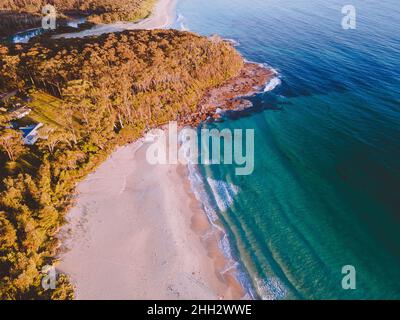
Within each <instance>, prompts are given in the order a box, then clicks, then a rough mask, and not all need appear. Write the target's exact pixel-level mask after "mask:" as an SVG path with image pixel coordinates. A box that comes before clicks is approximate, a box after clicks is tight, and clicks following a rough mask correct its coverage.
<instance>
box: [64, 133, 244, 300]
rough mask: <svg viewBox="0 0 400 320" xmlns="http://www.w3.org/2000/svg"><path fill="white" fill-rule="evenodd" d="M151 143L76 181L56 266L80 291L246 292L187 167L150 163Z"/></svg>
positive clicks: (119, 294)
mask: <svg viewBox="0 0 400 320" xmlns="http://www.w3.org/2000/svg"><path fill="white" fill-rule="evenodd" d="M148 146H149V144H148V143H146V142H143V141H139V142H136V143H134V144H130V145H128V146H126V147H122V148H119V149H118V150H117V151H116V152H115V153H113V154H112V156H111V157H110V158H109V159H108V160H107V161H106V162H104V163H103V164H102V165H101V166H100V167H99V168H98V170H96V172H94V173H93V174H91V175H90V176H88V177H87V178H86V179H85V180H84V181H83V182H82V183H80V184H79V185H78V188H77V190H78V196H77V202H76V205H75V207H74V208H73V209H72V210H71V211H70V213H69V214H68V216H67V218H68V220H69V223H68V224H67V225H66V226H65V227H64V228H63V230H62V231H61V233H60V238H61V240H62V243H63V247H64V248H63V250H62V251H64V253H62V254H61V256H60V258H61V260H60V264H59V265H58V267H57V268H58V269H59V270H60V271H61V272H63V273H66V274H68V275H69V276H70V279H71V281H72V283H73V284H74V286H75V295H76V299H212V300H215V299H239V298H241V297H243V296H244V292H243V289H242V288H241V286H240V285H239V283H238V282H237V281H236V280H235V278H234V277H233V276H232V275H231V274H229V273H223V272H222V271H223V270H224V269H226V267H227V265H228V263H229V262H228V261H227V260H226V258H225V257H224V255H223V253H222V251H221V250H220V248H219V244H218V243H219V237H220V235H218V233H216V232H210V231H211V230H212V229H211V225H210V223H209V221H208V219H207V216H206V214H205V213H204V211H203V210H202V208H201V205H200V203H199V202H198V201H197V200H196V198H195V197H194V194H193V193H192V191H191V189H190V183H189V181H188V178H187V169H186V167H185V166H182V165H150V164H149V163H148V162H147V160H146V150H147V148H148ZM214 231H215V230H214Z"/></svg>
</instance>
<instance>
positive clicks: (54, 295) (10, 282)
mask: <svg viewBox="0 0 400 320" xmlns="http://www.w3.org/2000/svg"><path fill="white" fill-rule="evenodd" d="M63 2H64V3H73V2H74V1H68V0H66V1H63ZM88 2H90V1H88ZM91 2H93V1H91ZM95 2H101V1H95ZM103 2H104V3H109V2H111V1H103ZM139 2H140V1H139ZM9 3H19V4H24V3H25V4H27V3H36V1H9ZM243 64H244V62H243V59H242V57H241V56H240V55H239V54H238V53H237V52H236V50H235V49H233V48H232V47H231V45H229V44H227V43H225V42H224V41H216V40H215V39H214V40H210V39H207V38H204V37H200V36H197V35H195V34H192V33H188V32H179V31H175V30H155V31H125V32H122V33H117V34H108V35H103V36H100V37H92V38H85V39H68V40H66V39H62V40H57V41H55V40H51V41H50V40H45V39H43V40H41V42H38V43H30V44H24V45H10V46H5V45H0V74H1V76H0V92H1V91H3V92H4V91H7V90H13V89H15V88H18V89H19V90H20V91H22V92H23V91H26V90H29V92H30V94H32V95H34V94H38V93H40V92H45V93H46V94H51V95H52V96H57V97H58V98H57V100H58V101H59V103H58V104H54V105H55V106H56V107H54V108H56V109H55V110H52V112H53V113H52V114H53V116H47V118H48V119H47V120H48V121H47V123H46V125H45V126H44V127H43V128H42V129H41V135H43V136H44V137H46V138H45V139H41V140H40V141H39V142H38V143H37V144H36V145H34V146H25V145H23V144H22V142H21V134H20V133H19V132H18V131H17V130H13V129H9V128H8V127H7V123H8V122H9V120H10V119H7V116H4V115H3V116H2V117H1V118H0V128H1V129H0V170H1V174H0V176H1V179H2V183H1V184H0V299H71V298H73V288H72V286H71V285H70V284H69V282H68V279H67V278H66V277H65V276H63V275H61V276H59V278H58V285H57V288H56V289H55V290H48V291H44V290H43V289H42V288H41V285H40V281H41V277H42V275H41V270H42V267H43V266H45V265H52V264H55V265H56V258H55V255H56V252H57V248H58V246H59V243H58V241H57V238H56V235H57V232H58V230H59V228H60V226H61V225H62V224H63V223H64V222H65V214H66V212H67V211H68V209H69V208H70V207H71V205H72V204H73V195H74V190H75V187H76V184H77V182H79V181H80V180H81V179H83V178H84V177H85V176H86V175H87V174H88V173H90V172H92V171H93V170H94V169H95V168H96V167H97V166H98V165H99V164H100V163H101V162H102V161H104V160H105V159H106V158H107V157H108V156H109V155H110V153H111V152H112V151H113V150H114V149H115V148H116V146H118V145H123V144H126V143H129V142H132V141H135V140H136V139H138V138H139V137H141V136H142V135H143V133H144V132H145V131H146V130H148V129H150V128H153V127H157V126H160V125H162V124H164V123H166V122H168V121H171V120H176V119H182V118H184V117H185V116H186V115H189V114H191V113H193V112H194V111H195V110H196V109H197V108H198V104H199V101H200V100H201V98H202V97H203V96H204V94H205V93H206V91H207V90H208V89H210V88H212V87H216V86H218V85H220V84H222V83H223V82H225V81H226V80H228V79H230V78H232V77H234V76H236V75H238V74H239V73H240V71H241V69H242V68H243ZM28 88H29V89H28ZM44 111H46V110H44ZM49 114H51V113H50V110H49ZM50 118H51V119H50Z"/></svg>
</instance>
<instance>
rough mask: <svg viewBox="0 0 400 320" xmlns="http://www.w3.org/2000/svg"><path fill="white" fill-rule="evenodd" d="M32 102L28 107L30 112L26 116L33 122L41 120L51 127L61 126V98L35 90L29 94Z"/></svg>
mask: <svg viewBox="0 0 400 320" xmlns="http://www.w3.org/2000/svg"><path fill="white" fill-rule="evenodd" d="M30 96H31V98H32V102H30V103H28V107H29V108H31V109H32V112H31V113H30V114H29V116H28V117H27V118H28V119H29V120H32V121H34V122H41V123H43V124H45V125H50V126H52V127H63V126H64V121H63V118H62V114H61V112H60V110H59V109H60V107H61V104H62V100H60V99H58V98H56V97H54V96H51V95H49V94H47V93H44V92H41V91H36V92H34V93H32V94H31V95H30Z"/></svg>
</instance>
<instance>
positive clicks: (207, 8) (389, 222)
mask: <svg viewBox="0 0 400 320" xmlns="http://www.w3.org/2000/svg"><path fill="white" fill-rule="evenodd" d="M347 4H349V1H341V0H329V1H328V0H307V1H303V0H298V1H294V0H268V1H267V0H251V1H243V0H212V1H211V0H180V2H179V5H178V13H179V14H180V16H179V18H178V21H177V24H176V27H177V28H185V29H189V30H190V31H194V32H198V33H200V34H204V35H211V34H214V33H218V34H220V35H222V36H223V37H224V38H230V39H234V40H236V41H238V42H239V43H240V46H239V47H238V50H239V51H240V52H241V53H242V54H243V56H244V57H245V58H246V59H248V60H252V61H256V62H260V63H267V64H268V65H270V66H272V67H274V68H275V69H277V70H278V71H279V74H280V78H281V81H282V84H281V85H280V86H278V87H277V88H275V89H274V90H273V91H271V92H268V93H263V94H260V95H257V96H256V97H254V98H253V99H252V100H253V103H254V106H255V109H254V110H253V111H252V112H248V113H247V114H242V115H241V116H240V117H239V116H235V118H227V119H226V120H225V121H224V122H223V123H213V124H209V125H208V126H209V127H216V128H219V129H223V128H249V129H254V130H255V135H256V139H255V146H256V154H255V156H256V158H255V171H254V173H253V174H252V175H250V176H236V175H235V172H234V167H233V166H222V165H220V166H216V165H214V166H202V167H201V168H200V171H201V173H202V175H203V178H204V181H206V188H207V191H208V193H209V196H210V197H211V202H212V204H213V207H214V209H215V210H216V211H217V213H218V214H219V217H220V219H221V223H222V224H223V225H224V227H225V229H226V231H227V233H228V235H229V239H230V245H231V247H232V249H233V252H234V255H235V258H236V259H237V260H238V261H240V263H241V265H242V266H243V268H244V269H245V270H246V272H247V273H248V275H249V279H250V282H251V284H252V286H253V287H254V288H255V289H256V290H257V293H258V295H259V296H260V297H265V298H278V299H285V298H286V299H291V298H300V299H301V298H303V299H352V298H355V299H381V298H387V299H399V298H400V210H399V208H400V196H399V191H400V188H399V187H400V163H399V159H400V148H399V145H400V143H399V140H400V128H399V124H400V35H399V31H400V19H399V17H400V3H399V1H398V0H382V1H372V0H371V1H368V0H362V1H359V0H353V1H351V4H353V5H354V6H355V8H356V10H357V11H356V12H357V28H356V29H355V30H344V29H343V28H342V26H341V20H342V17H343V14H342V13H341V9H342V7H343V6H344V5H347ZM207 178H208V182H207ZM236 187H237V189H236ZM227 195H228V196H229V197H230V198H232V199H226V197H227ZM224 197H225V199H224ZM221 201H225V204H226V205H223V206H221V205H218V204H219V203H220V202H221ZM345 265H353V266H354V267H355V268H356V272H357V276H356V281H357V282H356V284H357V289H356V290H344V289H343V288H342V286H341V281H342V278H343V276H344V275H342V273H341V271H342V267H343V266H345Z"/></svg>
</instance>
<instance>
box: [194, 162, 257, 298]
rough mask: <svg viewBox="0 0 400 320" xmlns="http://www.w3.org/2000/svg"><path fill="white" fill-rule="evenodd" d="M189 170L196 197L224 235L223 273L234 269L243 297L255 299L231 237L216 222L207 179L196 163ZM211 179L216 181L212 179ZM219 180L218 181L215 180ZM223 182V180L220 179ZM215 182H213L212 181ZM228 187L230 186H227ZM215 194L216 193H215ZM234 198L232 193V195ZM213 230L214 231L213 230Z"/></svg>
mask: <svg viewBox="0 0 400 320" xmlns="http://www.w3.org/2000/svg"><path fill="white" fill-rule="evenodd" d="M188 170H189V180H190V184H191V188H192V191H193V193H194V194H195V196H196V198H197V200H198V201H200V203H202V204H203V208H204V211H205V212H206V214H207V217H208V219H209V221H210V223H211V225H212V227H213V230H214V231H215V230H218V232H220V233H221V234H222V235H223V236H222V237H221V239H220V241H219V246H220V248H221V250H222V252H223V253H224V256H225V257H226V258H227V260H228V263H227V265H226V266H225V268H224V270H222V272H221V273H222V274H224V273H225V272H228V271H231V270H234V276H235V278H236V279H237V281H238V282H239V283H240V285H241V286H242V288H244V291H245V296H244V297H243V298H242V299H245V300H248V299H255V298H256V294H255V293H254V289H253V287H252V284H251V281H250V279H249V277H248V275H247V273H246V272H245V271H244V270H243V268H242V266H241V264H240V263H239V262H238V261H236V260H235V259H234V257H233V254H232V250H231V246H230V243H229V238H228V235H227V234H226V232H225V230H224V229H223V228H222V227H220V226H219V225H218V224H217V223H216V222H217V221H218V220H219V217H218V214H217V212H216V210H215V207H214V205H212V203H211V199H210V197H209V195H208V193H207V192H206V189H205V181H204V179H203V177H202V176H201V174H200V172H199V171H198V169H197V165H194V164H188ZM210 181H214V180H212V179H210ZM215 182H218V181H215ZM220 182H221V181H220ZM211 183H213V182H211ZM225 184H226V185H227V186H230V190H231V191H229V193H230V194H237V193H238V192H239V188H238V187H236V186H234V185H232V184H231V185H230V184H227V183H225ZM213 185H215V183H214V184H213ZM227 188H228V187H227ZM214 194H215V193H214ZM230 197H231V198H232V195H231V196H230ZM211 232H213V231H211ZM208 236H210V235H209V233H207V234H206V235H205V237H208Z"/></svg>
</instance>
